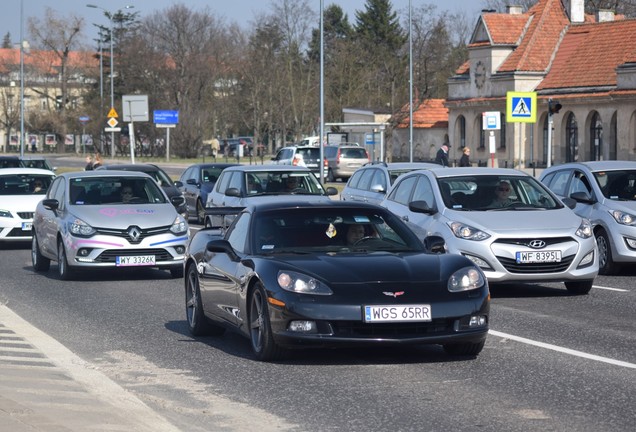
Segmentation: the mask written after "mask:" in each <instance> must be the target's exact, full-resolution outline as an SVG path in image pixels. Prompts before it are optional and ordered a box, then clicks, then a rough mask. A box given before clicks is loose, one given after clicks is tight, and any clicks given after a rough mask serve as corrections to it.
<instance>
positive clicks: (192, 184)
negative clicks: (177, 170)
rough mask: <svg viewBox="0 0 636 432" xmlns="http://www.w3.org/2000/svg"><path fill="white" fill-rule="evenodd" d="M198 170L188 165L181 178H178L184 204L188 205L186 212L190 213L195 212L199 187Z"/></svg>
mask: <svg viewBox="0 0 636 432" xmlns="http://www.w3.org/2000/svg"><path fill="white" fill-rule="evenodd" d="M198 173H199V170H198V169H197V168H196V167H189V168H188V169H186V170H185V171H184V172H183V174H182V175H181V178H180V179H179V180H180V181H181V183H183V186H182V187H181V191H182V192H183V197H184V198H185V200H186V206H187V207H188V213H189V214H190V215H194V214H196V209H197V201H196V200H197V198H198V196H199V187H198V186H197V183H198V181H199V180H198V179H197V176H198Z"/></svg>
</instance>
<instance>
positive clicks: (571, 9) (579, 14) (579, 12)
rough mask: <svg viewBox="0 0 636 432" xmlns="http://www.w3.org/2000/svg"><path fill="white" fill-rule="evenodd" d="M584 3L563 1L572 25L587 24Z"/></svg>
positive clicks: (570, 0) (574, 0)
mask: <svg viewBox="0 0 636 432" xmlns="http://www.w3.org/2000/svg"><path fill="white" fill-rule="evenodd" d="M584 3H585V2H584V0H563V7H565V12H566V13H567V14H568V17H570V22H571V23H573V24H581V23H583V22H585V7H584Z"/></svg>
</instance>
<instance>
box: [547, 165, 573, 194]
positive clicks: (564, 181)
mask: <svg viewBox="0 0 636 432" xmlns="http://www.w3.org/2000/svg"><path fill="white" fill-rule="evenodd" d="M570 173H571V171H570V170H563V171H557V172H556V173H554V177H553V178H552V181H551V182H550V183H549V184H548V186H549V187H550V189H552V192H554V193H555V194H557V195H560V196H566V195H567V190H566V187H567V185H568V180H569V179H570Z"/></svg>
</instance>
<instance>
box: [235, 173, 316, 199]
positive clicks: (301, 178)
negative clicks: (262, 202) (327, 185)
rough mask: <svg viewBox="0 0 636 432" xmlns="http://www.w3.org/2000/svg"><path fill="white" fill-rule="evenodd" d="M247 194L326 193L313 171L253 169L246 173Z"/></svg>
mask: <svg viewBox="0 0 636 432" xmlns="http://www.w3.org/2000/svg"><path fill="white" fill-rule="evenodd" d="M245 184H246V185H247V194H248V195H250V196H253V195H267V194H290V193H293V194H304V195H325V190H324V189H323V187H322V185H321V184H320V182H318V180H317V179H316V176H315V175H314V174H313V173H311V172H303V171H300V172H299V171H275V172H269V171H251V172H246V173H245Z"/></svg>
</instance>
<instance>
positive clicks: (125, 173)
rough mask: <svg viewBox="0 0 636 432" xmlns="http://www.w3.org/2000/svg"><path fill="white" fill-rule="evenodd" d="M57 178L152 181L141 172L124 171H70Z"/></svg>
mask: <svg viewBox="0 0 636 432" xmlns="http://www.w3.org/2000/svg"><path fill="white" fill-rule="evenodd" d="M57 177H64V178H71V177H72V178H92V177H101V178H104V177H144V178H149V179H151V180H153V181H154V179H153V178H152V177H150V176H149V175H148V174H146V173H144V172H142V171H126V170H114V169H108V170H91V171H72V172H66V173H63V174H59V175H58V176H57Z"/></svg>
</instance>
